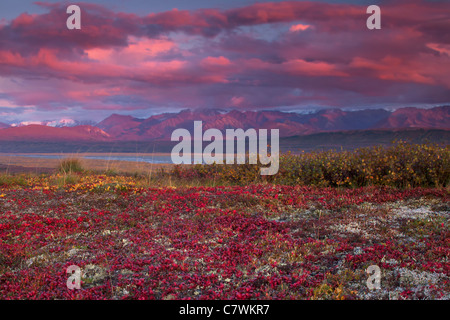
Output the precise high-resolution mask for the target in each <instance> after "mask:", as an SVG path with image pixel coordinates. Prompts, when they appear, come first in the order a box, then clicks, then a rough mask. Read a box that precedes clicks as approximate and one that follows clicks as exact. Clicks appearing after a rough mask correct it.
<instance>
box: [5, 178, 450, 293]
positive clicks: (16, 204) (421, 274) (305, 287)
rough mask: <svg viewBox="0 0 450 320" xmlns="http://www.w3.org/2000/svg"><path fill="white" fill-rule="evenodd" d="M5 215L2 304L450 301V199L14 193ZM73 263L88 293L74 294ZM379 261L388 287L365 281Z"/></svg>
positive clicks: (389, 194)
mask: <svg viewBox="0 0 450 320" xmlns="http://www.w3.org/2000/svg"><path fill="white" fill-rule="evenodd" d="M99 179H101V177H99ZM0 210H1V212H0V241H1V249H0V297H1V298H2V299H388V298H397V299H408V298H410V299H423V298H433V299H448V298H449V293H450V283H449V273H450V264H449V263H448V256H449V251H450V249H449V242H450V239H449V233H448V215H449V206H448V191H447V190H446V189H424V188H415V189H407V190H399V189H394V188H387V187H364V188H357V189H338V188H312V187H294V186H281V185H251V186H246V187H239V186H233V187H197V188H178V189H174V188H150V189H146V188H137V187H135V188H133V187H127V188H115V189H114V188H112V189H111V190H109V188H108V189H105V188H103V189H101V190H100V191H99V190H93V189H92V185H89V186H86V188H83V186H80V187H79V188H75V189H74V188H66V190H61V189H55V190H42V188H41V189H39V188H22V189H8V188H5V189H3V191H2V192H1V197H0ZM71 265H76V266H79V267H80V268H81V269H82V282H81V289H79V290H77V289H74V290H69V289H68V288H67V286H66V282H67V279H68V277H69V274H67V273H66V270H67V268H68V267H69V266H71ZM370 265H377V266H379V267H380V268H381V270H382V278H381V281H382V288H381V289H380V290H375V291H374V290H369V289H368V287H367V285H366V281H367V278H368V274H367V273H366V271H365V270H366V269H367V267H368V266H370Z"/></svg>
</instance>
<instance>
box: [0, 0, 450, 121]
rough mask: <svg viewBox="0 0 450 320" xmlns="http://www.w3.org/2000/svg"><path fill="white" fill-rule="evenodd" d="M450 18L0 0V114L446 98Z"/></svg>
mask: <svg viewBox="0 0 450 320" xmlns="http://www.w3.org/2000/svg"><path fill="white" fill-rule="evenodd" d="M70 4H76V5H78V6H79V7H80V8H81V30H68V29H67V27H66V20H67V18H68V17H69V14H67V13H66V9H67V7H68V6H69V5H70ZM371 4H377V5H378V6H379V7H380V8H381V29H379V30H369V29H368V28H367V27H366V20H367V18H368V17H369V16H370V14H367V13H366V9H367V6H369V5H371ZM449 30H450V2H449V1H432V0H428V1H426V0H412V1H411V0H408V1H402V0H398V1H376V0H372V1H344V0H335V1H257V0H190V1H186V0H164V1H156V0H127V1H125V0H113V1H106V0H97V1H85V2H70V3H69V2H64V1H40V2H36V1H28V0H24V1H20V0H18V1H14V2H12V1H2V2H1V3H0V122H5V123H13V122H20V121H43V120H58V119H75V120H80V121H86V120H89V121H100V120H102V119H104V118H106V117H107V116H109V115H110V114H112V113H118V114H127V115H133V116H135V117H141V118H144V117H149V116H150V115H152V114H157V113H163V112H177V111H179V110H182V109H187V108H191V109H195V108H200V109H205V108H216V109H217V108H218V109H225V110H226V109H238V110H262V109H267V110H281V111H299V112H302V111H311V110H315V109H320V108H343V109H352V110H354V109H365V108H385V109H395V108H399V107H407V106H414V107H431V106H435V105H444V104H449V103H450V73H449V72H448V71H449V70H450V32H449Z"/></svg>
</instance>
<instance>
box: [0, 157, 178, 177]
mask: <svg viewBox="0 0 450 320" xmlns="http://www.w3.org/2000/svg"><path fill="white" fill-rule="evenodd" d="M60 161H61V159H47V158H33V157H21V156H5V155H2V154H0V172H10V173H21V172H44V173H48V172H51V171H52V170H54V171H55V172H56V171H57V168H58V165H59V163H60ZM80 162H81V165H82V166H83V168H84V169H86V170H92V171H108V170H113V171H116V172H118V173H135V172H139V173H150V172H152V171H156V170H159V169H171V168H172V167H173V166H174V164H172V163H148V162H138V161H124V160H103V159H83V158H81V159H80Z"/></svg>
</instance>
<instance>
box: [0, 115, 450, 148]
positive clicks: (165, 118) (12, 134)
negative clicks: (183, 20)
mask: <svg viewBox="0 0 450 320" xmlns="http://www.w3.org/2000/svg"><path fill="white" fill-rule="evenodd" d="M196 120H202V121H203V130H207V129H209V128H216V129H219V130H221V131H224V130H225V129H237V128H242V129H244V130H246V129H248V128H254V129H279V130H280V137H292V136H304V135H311V134H317V133H323V132H339V131H355V130H375V129H386V130H394V129H395V130H398V129H407V128H425V129H444V130H450V106H440V107H434V108H431V109H420V108H413V107H408V108H400V109H397V110H395V111H393V112H391V111H387V110H384V109H366V110H358V111H345V110H341V109H325V110H320V111H317V112H315V113H309V114H302V113H294V112H282V111H239V110H231V111H223V110H217V109H203V110H183V111H180V112H178V113H163V114H159V115H153V116H150V117H149V118H146V119H141V118H135V117H132V116H129V115H118V114H112V115H111V116H109V117H108V118H106V119H104V120H103V121H101V122H99V123H97V124H96V125H74V126H49V125H45V124H30V125H21V126H14V127H13V126H11V125H8V124H4V123H0V140H2V141H155V140H160V141H168V140H170V137H171V134H172V132H173V131H174V130H175V129H178V128H185V129H188V130H189V131H190V132H192V130H193V123H194V121H196ZM52 123H54V122H52ZM64 123H66V124H73V123H75V124H76V123H77V122H72V121H67V120H66V121H65V122H63V124H64Z"/></svg>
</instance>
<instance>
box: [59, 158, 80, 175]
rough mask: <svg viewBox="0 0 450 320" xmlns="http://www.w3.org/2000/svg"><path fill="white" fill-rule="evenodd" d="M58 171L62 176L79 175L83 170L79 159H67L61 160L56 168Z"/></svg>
mask: <svg viewBox="0 0 450 320" xmlns="http://www.w3.org/2000/svg"><path fill="white" fill-rule="evenodd" d="M58 171H59V172H60V173H64V174H70V173H79V172H83V171H84V168H83V165H82V163H81V161H80V159H76V158H67V159H63V160H61V162H60V163H59V166H58Z"/></svg>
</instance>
